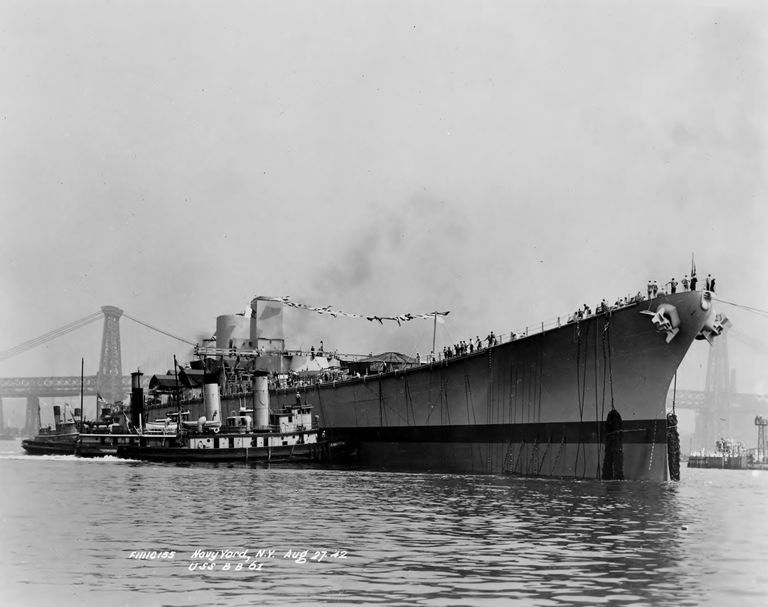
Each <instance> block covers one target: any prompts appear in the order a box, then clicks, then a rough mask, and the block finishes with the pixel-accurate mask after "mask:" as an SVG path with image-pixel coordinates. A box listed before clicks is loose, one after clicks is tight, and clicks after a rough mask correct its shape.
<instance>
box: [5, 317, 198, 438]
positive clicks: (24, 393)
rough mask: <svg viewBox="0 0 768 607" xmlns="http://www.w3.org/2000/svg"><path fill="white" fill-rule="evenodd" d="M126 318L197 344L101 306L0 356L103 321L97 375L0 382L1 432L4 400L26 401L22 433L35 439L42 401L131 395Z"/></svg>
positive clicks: (114, 400)
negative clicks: (124, 351) (125, 360)
mask: <svg viewBox="0 0 768 607" xmlns="http://www.w3.org/2000/svg"><path fill="white" fill-rule="evenodd" d="M121 318H126V319H128V320H131V321H133V322H135V323H137V324H139V325H142V326H144V327H147V328H149V329H152V330H153V331H156V332H158V333H161V334H163V335H166V336H168V337H172V338H174V339H176V340H179V341H182V342H184V343H186V344H189V345H191V346H195V345H196V344H195V342H192V341H189V340H186V339H184V338H182V337H177V336H175V335H172V334H171V333H168V332H167V331H163V330H162V329H158V328H157V327H154V326H152V325H150V324H148V323H146V322H143V321H141V320H138V319H136V318H133V317H132V316H130V315H129V314H126V313H125V312H124V311H123V310H121V309H120V308H118V307H117V306H102V307H101V309H100V310H99V311H98V312H94V313H93V314H89V315H88V316H85V317H84V318H80V319H78V320H75V321H73V322H71V323H69V324H66V325H64V326H62V327H59V328H57V329H54V330H52V331H49V332H48V333H45V334H43V335H40V336H39V337H36V338H34V339H31V340H29V341H25V342H23V343H21V344H18V345H17V346H14V347H13V348H9V349H8V350H5V351H3V352H0V362H1V361H3V360H7V359H9V358H12V357H14V356H17V355H19V354H22V353H24V352H27V351H29V350H31V349H33V348H36V347H38V346H42V345H43V344H46V343H48V342H50V341H52V340H54V339H58V338H59V337H62V336H64V335H67V334H69V333H72V332H73V331H76V330H77V329H80V328H82V327H85V326H87V325H90V324H92V323H95V322H97V321H99V320H102V319H103V322H104V325H103V330H102V337H101V351H100V357H99V370H98V372H97V373H96V375H88V376H84V377H83V378H80V377H79V376H73V377H61V376H59V377H55V376H48V377H5V378H0V430H2V428H4V426H5V424H4V416H3V398H26V399H27V408H26V419H25V424H24V429H23V433H24V434H25V435H32V434H35V433H36V432H37V426H38V411H39V404H40V398H46V397H48V398H50V397H68V396H79V395H80V394H81V385H82V394H83V395H84V396H97V397H98V396H100V397H102V398H103V399H104V400H106V401H108V402H116V401H120V400H122V399H123V398H124V395H125V394H127V393H129V392H130V389H131V377H130V375H128V376H126V375H123V364H122V355H121V346H120V319H121Z"/></svg>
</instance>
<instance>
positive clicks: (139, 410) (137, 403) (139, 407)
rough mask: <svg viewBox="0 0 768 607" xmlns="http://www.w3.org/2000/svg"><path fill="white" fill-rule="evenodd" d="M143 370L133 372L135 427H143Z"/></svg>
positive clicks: (132, 420)
mask: <svg viewBox="0 0 768 607" xmlns="http://www.w3.org/2000/svg"><path fill="white" fill-rule="evenodd" d="M142 375H144V374H143V373H142V372H141V371H134V372H133V373H131V423H132V424H133V427H134V428H140V427H141V418H142V416H143V415H144V389H143V388H142V387H141V377H142Z"/></svg>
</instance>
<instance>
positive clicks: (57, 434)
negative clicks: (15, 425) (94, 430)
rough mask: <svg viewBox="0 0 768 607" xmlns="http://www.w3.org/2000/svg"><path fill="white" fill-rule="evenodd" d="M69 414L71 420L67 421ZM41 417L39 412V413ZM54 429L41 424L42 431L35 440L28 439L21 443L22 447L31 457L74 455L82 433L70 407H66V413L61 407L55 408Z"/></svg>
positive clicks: (40, 430)
mask: <svg viewBox="0 0 768 607" xmlns="http://www.w3.org/2000/svg"><path fill="white" fill-rule="evenodd" d="M67 414H69V418H70V419H67ZM38 416H39V412H38ZM53 421H54V427H53V428H51V426H50V425H49V426H45V427H43V425H42V422H41V423H40V429H39V431H38V434H37V436H35V438H27V439H24V440H23V441H21V446H22V447H23V448H24V450H25V451H26V452H27V453H29V454H30V455H73V454H74V453H75V446H76V445H77V439H78V437H79V436H80V432H79V431H78V429H77V422H76V421H75V418H74V416H73V415H72V412H71V411H70V410H69V405H64V412H63V415H62V410H61V407H60V406H59V405H54V406H53Z"/></svg>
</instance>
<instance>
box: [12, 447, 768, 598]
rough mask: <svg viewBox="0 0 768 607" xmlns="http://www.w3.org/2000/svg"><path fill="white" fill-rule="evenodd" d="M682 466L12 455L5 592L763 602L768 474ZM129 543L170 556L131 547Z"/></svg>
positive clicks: (767, 583) (767, 584) (767, 592)
mask: <svg viewBox="0 0 768 607" xmlns="http://www.w3.org/2000/svg"><path fill="white" fill-rule="evenodd" d="M683 473H684V479H683V481H682V482H680V483H639V482H638V483H631V482H627V483H622V482H607V483H600V482H593V481H582V482H569V481H560V480H531V479H517V478H510V477H498V476H497V477H483V476H458V475H430V474H390V473H382V472H367V471H345V470H339V469H318V468H290V467H271V468H264V467H246V466H187V467H183V466H174V465H162V464H144V463H137V462H123V461H119V460H111V461H99V460H95V461H84V460H76V459H75V458H70V457H57V456H54V457H42V458H40V457H37V458H34V457H30V456H24V455H21V454H19V453H18V452H13V451H11V452H6V453H0V474H2V480H3V488H4V489H5V491H4V495H3V499H2V511H1V512H0V514H1V515H2V522H3V525H2V536H1V537H2V546H3V547H4V559H3V562H2V564H1V565H0V567H1V569H0V573H1V574H2V578H1V579H2V584H3V586H2V589H1V591H2V596H4V597H8V598H9V599H10V602H6V601H5V600H4V601H3V602H4V604H18V605H27V604H29V605H32V604H41V603H42V602H43V601H56V603H57V604H58V605H68V604H82V605H104V604H105V603H115V604H119V605H155V604H164V605H251V604H255V603H258V604H267V605H269V604H286V603H291V604H299V605H316V604H318V603H327V604H337V605H338V604H348V605H357V604H378V605H495V604H498V605H514V604H520V605H568V604H574V603H580V604H597V603H608V602H610V603H613V604H620V605H633V604H667V605H700V604H731V603H733V601H737V602H738V603H739V604H742V605H750V604H754V605H758V604H763V603H764V602H765V599H766V597H767V596H768V575H767V574H766V573H764V572H763V566H762V562H764V561H765V559H766V557H768V541H766V535H765V531H766V524H765V520H766V518H765V514H766V512H765V506H764V504H765V503H766V497H768V474H762V475H761V474H753V473H750V472H740V471H718V470H683ZM142 550H145V551H153V550H154V551H158V552H162V551H173V552H174V553H175V554H174V556H173V558H172V559H170V558H169V559H159V558H155V559H148V560H140V559H136V558H130V555H131V552H132V551H142ZM198 550H201V551H203V552H206V551H208V552H213V551H219V550H225V551H226V550H230V551H233V552H237V551H243V550H247V551H248V552H247V555H248V556H249V557H250V559H244V558H242V557H237V556H235V555H229V557H228V558H223V557H221V556H218V557H217V558H216V559H215V560H213V561H211V560H206V559H205V558H204V557H203V558H193V555H194V553H195V552H196V551H198ZM259 550H263V551H264V554H262V555H258V552H257V551H259ZM269 550H273V551H274V553H273V554H272V556H271V558H270V556H269V555H268V551H269ZM305 551H306V552H305ZM313 559H314V560H313ZM318 559H320V560H319V561H318ZM204 563H206V564H207V565H206V567H208V566H212V567H213V570H209V569H207V568H203V567H201V565H203V564H204ZM227 564H228V565H229V567H226V565H227ZM238 565H240V569H239V570H238V568H237V567H238ZM190 569H194V570H190Z"/></svg>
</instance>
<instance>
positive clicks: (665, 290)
mask: <svg viewBox="0 0 768 607" xmlns="http://www.w3.org/2000/svg"><path fill="white" fill-rule="evenodd" d="M697 285H698V279H697V278H696V274H695V273H693V274H692V275H691V277H690V278H689V277H688V275H687V274H686V275H685V276H684V277H683V278H682V279H681V280H680V282H679V283H678V281H677V280H676V279H675V278H674V277H673V278H672V279H671V280H670V281H669V282H666V283H663V284H662V290H661V294H662V295H667V294H673V293H676V292H677V288H678V286H681V287H682V290H683V291H695V290H696V287H697ZM704 288H705V290H706V291H710V292H714V291H715V278H714V277H713V276H712V275H711V274H708V275H707V278H706V279H705V283H704ZM658 295H659V286H658V284H657V282H656V281H655V280H649V281H648V285H647V296H643V294H642V293H641V292H640V291H638V292H637V293H636V294H635V295H627V296H626V297H620V298H619V299H617V300H616V301H615V302H614V303H613V304H609V303H608V301H607V300H606V299H605V298H603V299H602V301H600V303H598V304H597V305H596V306H595V309H594V312H593V311H592V308H590V307H589V306H588V305H587V304H584V305H583V306H582V307H580V308H579V309H578V310H576V311H575V312H574V313H573V314H570V315H569V316H568V319H567V321H566V324H567V323H573V322H577V321H579V320H581V319H584V318H588V317H590V316H593V315H597V314H604V313H607V312H609V311H611V310H615V309H618V308H622V307H624V306H628V305H631V304H634V303H638V302H641V301H646V300H650V299H653V298H655V297H657V296H658ZM557 326H560V318H559V317H558V319H557ZM542 329H543V325H542ZM527 335H528V329H527V328H526V330H525V332H524V333H522V334H521V335H518V334H517V333H515V332H511V333H510V334H509V341H514V340H516V339H518V338H519V337H525V336H527ZM500 342H501V339H500V338H498V337H497V336H496V335H495V334H494V332H493V331H491V332H490V333H488V336H487V337H486V338H485V339H480V336H479V335H478V336H475V337H474V338H472V337H470V338H469V339H467V340H466V341H465V340H461V341H459V342H458V343H455V344H453V345H449V346H444V347H443V350H442V355H441V356H439V357H438V356H436V355H435V353H430V354H428V355H427V356H426V357H425V359H424V360H422V358H421V355H420V354H419V353H416V358H415V362H416V364H417V365H420V364H423V363H430V362H435V361H437V360H439V359H442V360H446V359H449V358H455V357H458V356H464V355H467V354H472V353H473V352H477V351H480V350H483V349H485V348H491V347H493V346H496V345H497V344H499V343H500ZM316 355H317V356H325V352H324V346H323V342H322V341H320V345H319V347H318V348H317V350H315V347H314V346H312V347H311V348H310V356H311V358H315V356H316ZM334 355H335V353H334ZM384 370H385V372H386V370H387V369H386V367H384ZM355 375H357V376H359V373H357V374H355ZM348 377H349V376H348V375H347V374H346V373H344V372H343V371H342V372H339V371H331V370H329V371H328V372H327V373H323V374H320V375H317V376H313V377H299V376H296V375H294V374H289V375H288V377H287V378H284V379H283V383H284V384H287V385H288V386H302V385H307V384H314V383H323V382H327V381H333V380H336V379H347V378H348ZM277 383H278V378H277V376H276V375H275V376H274V377H270V387H272V386H274V385H276V384H277Z"/></svg>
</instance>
